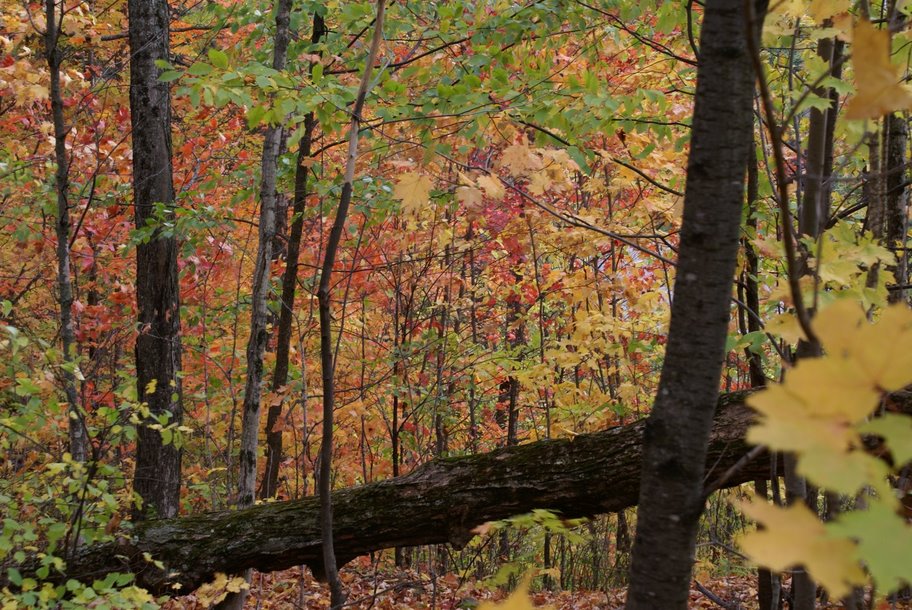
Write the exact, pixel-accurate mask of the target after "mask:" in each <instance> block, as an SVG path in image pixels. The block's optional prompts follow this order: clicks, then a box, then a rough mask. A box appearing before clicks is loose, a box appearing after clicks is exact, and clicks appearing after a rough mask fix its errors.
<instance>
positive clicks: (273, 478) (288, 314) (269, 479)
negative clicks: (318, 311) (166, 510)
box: [260, 13, 326, 499]
mask: <svg viewBox="0 0 912 610" xmlns="http://www.w3.org/2000/svg"><path fill="white" fill-rule="evenodd" d="M325 32H326V26H325V24H324V23H323V18H322V17H321V16H320V15H317V14H316V13H314V17H313V33H312V34H311V38H310V41H311V42H312V43H313V44H316V43H318V42H319V41H320V38H322V37H323V34H324V33H325ZM316 126H317V119H316V117H315V116H314V113H313V112H308V113H307V115H306V116H305V117H304V136H303V137H302V138H301V143H300V145H299V146H300V148H299V149H298V163H297V166H296V168H295V186H294V203H293V205H292V212H291V213H292V220H291V231H290V234H289V236H288V251H287V253H286V258H285V273H284V275H283V276H282V299H281V311H280V312H279V329H278V338H277V340H276V362H275V368H274V369H273V374H272V390H273V391H274V392H278V391H279V390H280V389H281V388H282V387H284V386H285V384H286V383H288V365H289V361H290V353H291V331H292V326H293V323H294V304H295V291H296V288H297V285H298V260H299V258H300V256H301V236H302V235H303V233H304V209H305V206H306V205H307V195H308V185H307V183H308V176H309V174H310V167H309V164H308V163H307V161H309V160H310V154H311V147H312V144H313V135H314V130H315V129H316ZM281 415H282V405H281V403H280V404H277V405H270V406H269V411H268V412H267V414H266V470H265V473H264V474H263V485H262V488H261V490H260V497H261V498H263V499H266V498H272V497H274V496H275V495H276V493H277V492H278V485H279V464H280V463H281V461H282V430H280V429H279V430H277V429H276V427H277V425H278V423H279V417H281Z"/></svg>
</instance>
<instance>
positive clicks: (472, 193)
mask: <svg viewBox="0 0 912 610" xmlns="http://www.w3.org/2000/svg"><path fill="white" fill-rule="evenodd" d="M482 199H483V194H482V192H481V191H480V190H479V189H478V188H476V187H474V186H466V185H462V186H457V187H456V200H457V201H458V202H459V203H461V204H462V205H463V206H465V208H466V211H468V212H469V213H470V214H477V213H478V212H480V211H481V208H482V207H483V205H484V204H483V202H482Z"/></svg>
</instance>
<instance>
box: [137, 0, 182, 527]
mask: <svg viewBox="0 0 912 610" xmlns="http://www.w3.org/2000/svg"><path fill="white" fill-rule="evenodd" d="M127 10H128V14H129V20H130V32H129V38H130V114H131V124H132V128H133V134H132V135H133V194H134V199H133V205H134V210H135V220H136V227H137V228H138V229H143V228H146V227H148V226H149V225H150V224H152V225H155V224H157V223H158V222H159V220H160V219H161V216H159V212H157V210H156V207H157V205H161V206H163V207H162V208H161V210H160V213H161V215H162V216H163V217H164V219H168V218H170V217H171V216H173V207H172V206H173V205H174V184H173V181H172V166H171V98H170V92H169V90H168V84H167V83H163V82H161V81H160V80H159V72H160V70H159V68H158V67H157V66H156V65H155V62H156V61H159V60H162V61H168V59H169V56H168V37H169V16H168V12H169V11H168V3H167V1H166V0H128V3H127ZM136 304H137V309H138V311H139V320H138V322H139V324H138V329H137V331H138V334H137V337H136V352H135V353H136V384H137V389H138V396H139V401H140V402H142V403H145V404H146V405H147V406H148V408H149V412H150V413H151V415H152V417H153V418H155V417H160V416H162V415H166V414H167V415H168V416H169V419H168V423H169V424H171V423H180V422H181V419H182V406H181V380H180V377H178V373H179V372H180V369H181V344H180V301H179V291H178V277H177V241H176V239H175V238H174V237H166V236H164V235H162V234H161V233H160V232H159V231H158V230H156V231H155V232H154V233H153V235H152V236H151V237H150V238H149V239H148V240H146V241H144V242H143V243H140V244H138V245H137V246H136ZM152 423H156V421H155V420H154V419H152V418H147V420H146V422H145V424H144V425H141V426H139V429H138V431H137V439H136V473H135V475H134V488H135V490H136V492H137V494H139V496H140V498H142V502H143V505H142V507H141V508H140V509H139V510H137V511H136V514H135V515H134V517H135V518H137V519H141V518H145V517H149V516H157V517H173V516H174V515H176V514H177V512H178V508H179V502H180V481H181V450H180V449H178V448H177V447H176V446H174V445H173V444H168V445H166V444H164V443H162V437H161V433H160V432H159V431H158V430H156V429H154V428H151V427H149V426H148V425H146V424H152Z"/></svg>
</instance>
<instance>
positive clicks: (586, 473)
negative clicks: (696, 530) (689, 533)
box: [0, 393, 769, 593]
mask: <svg viewBox="0 0 912 610" xmlns="http://www.w3.org/2000/svg"><path fill="white" fill-rule="evenodd" d="M743 398H744V394H743V393H735V394H728V395H726V396H723V397H722V399H721V400H720V405H719V408H718V410H717V413H716V416H715V421H714V425H713V431H712V437H711V441H710V447H709V454H708V459H707V474H706V479H705V480H706V482H707V485H709V484H711V483H713V482H715V481H716V480H717V479H718V478H719V477H721V476H723V475H724V474H725V473H726V472H727V471H729V469H731V468H732V467H733V466H736V465H738V463H739V460H741V459H742V458H743V457H744V456H746V455H747V454H748V452H749V450H750V447H749V446H747V445H746V444H745V441H744V433H745V430H746V428H747V426H748V424H749V422H750V419H751V412H750V410H749V409H748V408H747V407H745V406H744V405H743ZM643 429H644V421H638V422H635V423H633V424H629V425H626V426H620V427H616V428H612V429H609V430H606V431H604V432H597V433H594V434H583V435H579V436H576V437H574V438H568V439H560V440H547V441H539V442H534V443H529V444H526V445H520V446H517V447H510V448H504V449H499V450H496V451H492V452H491V453H486V454H483V455H476V456H465V457H453V458H441V459H436V460H434V461H432V462H429V463H427V464H425V465H423V466H421V467H419V468H417V469H416V470H415V471H413V472H412V473H410V474H408V475H406V476H403V477H399V478H396V479H391V480H387V481H383V482H380V483H372V484H369V485H364V486H361V487H355V488H348V489H341V490H339V491H336V492H335V493H334V494H333V505H334V506H335V518H334V532H335V537H334V541H335V547H336V555H337V557H338V561H339V565H343V564H345V563H346V562H348V561H351V560H352V559H354V558H355V557H357V556H359V555H363V554H366V553H369V552H371V551H376V550H380V549H385V548H390V547H395V546H416V545H422V544H438V543H446V542H449V543H452V544H454V545H456V546H461V545H464V544H465V543H466V542H467V541H468V540H469V539H470V538H471V537H472V529H473V528H475V527H477V526H478V525H480V524H482V523H485V522H487V521H493V520H498V519H504V518H506V517H510V516H513V515H518V514H522V513H526V512H529V511H531V510H533V509H537V508H541V509H549V510H553V511H558V512H560V513H561V514H562V515H563V516H565V517H567V518H572V517H586V516H592V515H597V514H600V513H609V512H616V511H619V510H621V509H624V508H627V507H629V506H632V505H634V504H635V503H636V500H637V494H638V491H639V477H640V458H641V452H642V436H643ZM728 474H729V475H730V476H729V478H728V480H727V481H725V483H724V485H725V486H734V485H738V484H740V483H743V482H746V481H750V480H754V479H756V478H764V477H767V476H768V475H769V460H768V459H767V458H763V457H759V456H758V458H757V459H753V460H750V461H749V462H747V463H745V464H743V465H742V466H741V467H740V468H738V470H737V472H735V473H728ZM145 554H148V555H145ZM148 556H151V557H152V558H154V559H155V560H158V561H161V562H162V563H163V564H164V568H165V569H164V570H162V569H159V568H157V567H156V566H155V565H154V564H153V563H151V562H149V561H148V560H146V559H145V557H148ZM322 557H323V556H322V551H321V544H320V521H319V499H318V498H316V497H309V498H304V499H302V500H294V501H289V502H275V503H269V504H261V505H257V506H253V507H250V508H247V509H244V510H238V511H231V512H218V513H206V514H201V515H194V516H190V517H183V518H176V519H165V520H157V521H147V522H144V523H140V524H137V525H136V527H135V529H134V530H133V535H132V537H130V538H129V539H121V540H119V541H118V542H112V543H107V544H103V545H96V546H92V547H89V548H87V549H84V550H83V551H82V552H81V554H80V555H79V556H78V557H76V558H75V559H74V560H72V561H70V562H69V566H68V569H67V573H66V576H65V577H66V578H75V579H77V580H83V581H91V580H93V579H95V578H98V577H101V576H103V575H105V574H107V573H110V572H115V571H119V572H132V573H134V574H135V575H136V582H137V584H139V585H141V586H143V587H146V588H148V589H149V590H151V591H153V592H155V593H169V592H170V593H174V592H175V591H178V590H179V591H181V592H187V591H189V590H192V589H194V588H196V587H198V586H199V585H201V584H203V583H205V582H207V581H209V580H211V579H212V577H213V575H214V574H215V573H216V572H225V573H229V574H230V573H239V572H241V571H243V570H244V569H247V568H256V569H258V570H260V571H274V570H281V569H285V568H288V567H291V566H295V565H302V564H303V565H307V566H309V567H310V568H311V569H312V570H313V571H314V573H315V574H316V575H318V576H319V575H321V573H322V562H323V559H322ZM4 580H6V578H5V577H4V576H0V586H3V585H4V584H5V583H4V582H3V581H4ZM175 585H177V587H175Z"/></svg>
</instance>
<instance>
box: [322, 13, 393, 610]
mask: <svg viewBox="0 0 912 610" xmlns="http://www.w3.org/2000/svg"><path fill="white" fill-rule="evenodd" d="M385 8H386V0H377V17H376V19H375V20H374V35H373V38H372V40H371V46H370V51H369V52H368V54H367V59H366V61H365V66H364V73H363V74H362V75H361V83H360V85H359V86H358V94H357V97H356V98H355V103H354V106H352V114H351V122H350V124H349V131H348V157H347V159H346V163H345V175H344V177H343V181H342V194H341V195H340V196H339V207H338V209H337V210H336V218H335V220H334V221H333V226H332V229H331V230H330V232H329V240H328V241H327V243H326V254H325V255H324V258H323V267H322V269H321V271H320V285H319V288H318V289H317V301H318V303H319V312H320V366H321V369H322V380H323V435H322V437H323V438H322V446H321V447H320V478H319V493H320V523H321V532H322V538H323V562H324V564H323V565H324V569H325V571H326V577H327V580H328V581H329V589H330V606H331V607H332V608H333V610H335V609H336V608H341V607H342V605H343V604H344V603H345V594H344V593H343V591H342V582H341V581H340V580H339V574H338V571H337V568H336V553H335V550H334V548H333V508H332V507H333V499H332V493H331V492H332V455H333V412H334V410H335V406H336V404H335V357H334V353H333V352H334V347H333V340H332V317H331V311H330V309H331V305H332V304H331V302H330V298H331V296H332V295H331V286H332V270H333V265H334V264H335V262H336V254H337V252H338V250H339V244H340V243H341V240H342V231H343V230H344V229H345V220H346V218H347V217H348V206H349V204H350V203H351V198H352V189H353V186H354V181H355V162H356V161H357V159H358V139H359V135H360V131H361V123H362V121H363V119H362V117H361V111H362V110H363V109H364V101H365V99H366V98H367V93H368V90H369V89H370V85H371V73H372V72H373V68H374V62H375V61H376V60H377V55H378V53H379V50H380V42H381V40H382V39H383V14H384V9H385Z"/></svg>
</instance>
